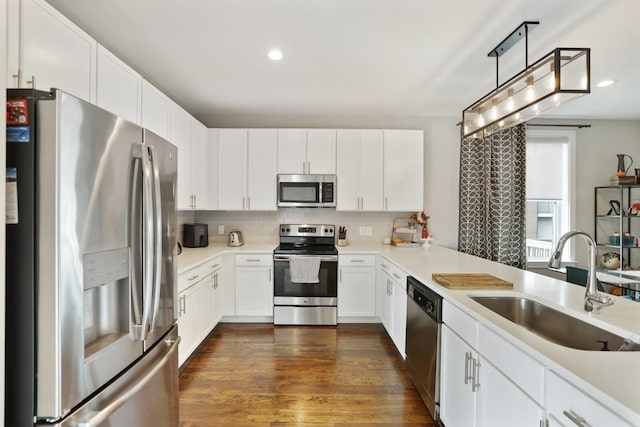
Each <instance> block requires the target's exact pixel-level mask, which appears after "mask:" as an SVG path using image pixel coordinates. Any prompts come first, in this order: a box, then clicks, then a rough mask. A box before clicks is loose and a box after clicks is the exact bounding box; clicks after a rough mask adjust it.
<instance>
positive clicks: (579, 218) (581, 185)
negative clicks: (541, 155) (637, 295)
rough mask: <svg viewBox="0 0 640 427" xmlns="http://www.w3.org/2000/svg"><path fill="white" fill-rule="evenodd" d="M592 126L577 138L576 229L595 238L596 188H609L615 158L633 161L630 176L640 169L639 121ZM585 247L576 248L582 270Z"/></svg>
mask: <svg viewBox="0 0 640 427" xmlns="http://www.w3.org/2000/svg"><path fill="white" fill-rule="evenodd" d="M589 123H590V124H591V128H584V129H581V130H579V131H578V134H577V144H576V163H577V164H576V228H577V229H580V230H584V231H586V232H588V233H589V234H591V235H593V233H594V231H595V230H594V218H593V213H594V187H597V186H603V185H609V178H610V177H611V176H612V175H613V174H614V173H615V171H616V167H617V165H618V159H617V157H616V154H628V155H630V156H631V157H633V159H634V164H633V166H632V167H631V170H630V171H629V174H631V175H632V174H633V172H634V171H633V169H634V168H636V167H637V168H640V121H627V120H591V121H590V122H589ZM584 246H585V245H580V244H576V254H577V257H578V260H579V262H580V264H581V265H582V266H586V259H587V254H586V248H585V247H584ZM636 261H637V255H636ZM634 266H635V267H638V266H639V265H638V264H636V265H634Z"/></svg>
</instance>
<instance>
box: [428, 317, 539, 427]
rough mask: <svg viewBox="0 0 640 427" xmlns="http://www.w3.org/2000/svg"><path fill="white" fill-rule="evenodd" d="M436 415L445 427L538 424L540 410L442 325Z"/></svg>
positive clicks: (508, 380) (509, 381)
mask: <svg viewBox="0 0 640 427" xmlns="http://www.w3.org/2000/svg"><path fill="white" fill-rule="evenodd" d="M441 349H442V358H441V361H442V366H441V377H440V378H441V388H440V392H441V397H440V402H441V404H440V417H441V418H442V421H443V422H444V423H445V425H446V426H447V427H449V426H451V427H455V426H462V427H470V426H477V427H480V426H487V427H488V426H505V427H506V426H531V427H539V426H540V422H541V420H544V411H543V409H542V407H540V406H539V405H538V404H537V403H536V402H535V401H534V400H533V399H531V398H530V397H529V396H528V395H527V394H526V393H524V392H523V391H522V390H521V389H520V388H519V387H518V386H516V385H515V384H514V383H513V382H512V381H511V380H510V379H509V378H507V377H506V376H505V375H503V374H502V373H501V372H500V371H499V370H498V369H497V368H496V367H495V366H493V365H492V364H491V363H490V362H489V361H488V360H486V359H485V358H483V357H482V356H481V355H480V354H479V353H478V352H476V351H475V349H474V348H472V347H471V346H469V345H468V344H467V343H465V342H464V341H463V340H462V339H461V338H460V337H459V336H458V335H456V333H455V332H453V331H452V330H451V329H450V328H449V327H448V326H447V325H443V327H442V346H441Z"/></svg>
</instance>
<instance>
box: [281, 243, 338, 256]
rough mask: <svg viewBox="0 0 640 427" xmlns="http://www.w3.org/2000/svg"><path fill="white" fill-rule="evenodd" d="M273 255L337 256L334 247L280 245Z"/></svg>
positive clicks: (336, 250)
mask: <svg viewBox="0 0 640 427" xmlns="http://www.w3.org/2000/svg"><path fill="white" fill-rule="evenodd" d="M273 253H274V254H293V255H338V249H336V247H335V245H305V244H290V243H281V244H280V246H278V247H277V248H275V249H274V251H273Z"/></svg>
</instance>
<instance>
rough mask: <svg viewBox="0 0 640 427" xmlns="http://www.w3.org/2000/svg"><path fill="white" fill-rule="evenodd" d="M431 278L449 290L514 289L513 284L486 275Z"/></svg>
mask: <svg viewBox="0 0 640 427" xmlns="http://www.w3.org/2000/svg"><path fill="white" fill-rule="evenodd" d="M431 277H432V278H433V280H434V281H435V282H436V283H437V284H439V285H442V286H444V287H445V288H449V289H513V283H511V282H507V281H506V280H502V279H498V278H497V277H495V276H492V275H490V274H484V273H458V274H456V273H448V274H432V275H431Z"/></svg>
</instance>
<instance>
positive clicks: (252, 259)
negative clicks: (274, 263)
mask: <svg viewBox="0 0 640 427" xmlns="http://www.w3.org/2000/svg"><path fill="white" fill-rule="evenodd" d="M247 262H260V260H259V259H254V258H251V259H248V260H247Z"/></svg>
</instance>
